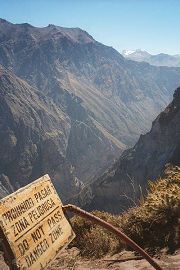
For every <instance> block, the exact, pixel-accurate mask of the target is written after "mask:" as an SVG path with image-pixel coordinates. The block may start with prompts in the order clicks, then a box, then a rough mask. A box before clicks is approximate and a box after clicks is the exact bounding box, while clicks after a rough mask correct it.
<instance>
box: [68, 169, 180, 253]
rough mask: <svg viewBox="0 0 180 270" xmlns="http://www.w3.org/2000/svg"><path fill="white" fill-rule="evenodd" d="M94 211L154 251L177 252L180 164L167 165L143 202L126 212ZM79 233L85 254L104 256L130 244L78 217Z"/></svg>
mask: <svg viewBox="0 0 180 270" xmlns="http://www.w3.org/2000/svg"><path fill="white" fill-rule="evenodd" d="M93 214H94V215H96V216H98V217H100V218H102V219H104V220H106V221H108V222H110V223H111V224H113V225H114V226H116V227H118V228H120V229H121V230H122V231H123V232H124V233H126V234H127V235H128V236H129V237H131V238H132V239H133V240H134V241H136V243H138V244H139V245H140V246H141V247H143V248H146V249H148V250H149V251H151V252H156V251H157V250H160V249H162V248H167V249H168V251H170V252H173V251H174V250H175V249H176V248H179V247H180V167H177V166H176V167H174V168H173V167H171V166H169V167H167V169H166V171H165V174H164V176H163V177H162V178H159V179H158V180H157V181H156V182H151V181H149V192H148V195H147V197H146V198H145V199H142V200H141V202H140V205H139V206H138V207H135V208H131V209H129V210H128V211H127V212H126V213H123V214H122V215H119V216H117V215H112V214H109V213H105V212H99V211H94V212H93ZM72 224H73V228H74V231H75V233H76V235H77V237H76V239H75V241H74V243H73V245H75V246H77V247H78V248H79V249H80V250H81V255H83V256H85V257H96V258H99V257H102V256H104V255H105V254H107V253H115V252H117V251H121V250H122V249H124V248H128V247H126V245H125V243H123V242H121V241H119V240H118V239H117V237H116V236H114V235H112V234H111V233H109V232H107V231H106V230H104V229H102V228H101V227H99V226H97V225H95V224H92V223H91V222H89V221H87V220H85V219H82V218H79V217H74V218H73V219H72Z"/></svg>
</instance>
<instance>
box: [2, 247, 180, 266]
mask: <svg viewBox="0 0 180 270" xmlns="http://www.w3.org/2000/svg"><path fill="white" fill-rule="evenodd" d="M157 262H158V263H159V265H160V266H162V268H163V270H178V269H180V250H178V251H176V253H175V254H174V255H161V256H160V258H158V259H157ZM8 269H9V268H8V267H7V266H6V264H5V263H4V261H3V258H2V255H1V256H0V270H8ZM107 269H111V270H153V267H152V266H151V265H149V263H148V262H146V261H145V260H144V259H141V258H138V257H137V256H135V255H134V253H133V252H129V251H124V252H121V253H119V254H115V255H113V256H106V257H104V258H103V259H99V260H93V261H92V260H85V259H82V258H81V257H80V256H79V251H78V249H76V248H71V249H69V250H64V251H63V252H62V253H61V254H60V255H59V256H58V257H57V258H56V260H55V261H54V262H53V263H52V264H51V265H50V266H49V267H48V268H47V269H46V270H107Z"/></svg>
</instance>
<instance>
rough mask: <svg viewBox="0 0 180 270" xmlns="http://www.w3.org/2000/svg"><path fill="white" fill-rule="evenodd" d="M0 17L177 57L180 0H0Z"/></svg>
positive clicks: (179, 44) (120, 47)
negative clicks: (72, 30) (76, 31)
mask: <svg viewBox="0 0 180 270" xmlns="http://www.w3.org/2000/svg"><path fill="white" fill-rule="evenodd" d="M0 17H1V18H4V19H6V20H9V21H11V22H13V23H22V22H28V23H31V24H32V25H34V26H47V25H48V24H50V23H51V24H56V25H60V26H66V27H80V28H82V29H84V30H86V31H87V32H89V34H91V35H92V36H93V37H94V38H95V39H96V40H98V41H100V42H102V43H104V44H106V45H109V46H113V47H114V48H115V49H117V50H118V51H121V50H122V49H143V50H147V51H149V52H150V53H154V54H156V53H160V52H164V53H169V54H177V53H178V54H180V0H0Z"/></svg>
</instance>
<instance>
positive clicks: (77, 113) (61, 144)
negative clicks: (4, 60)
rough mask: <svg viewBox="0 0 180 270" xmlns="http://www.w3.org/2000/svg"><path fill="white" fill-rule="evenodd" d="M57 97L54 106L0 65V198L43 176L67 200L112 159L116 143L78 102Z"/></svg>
mask: <svg viewBox="0 0 180 270" xmlns="http://www.w3.org/2000/svg"><path fill="white" fill-rule="evenodd" d="M59 98H61V104H60V103H59V105H58V106H57V105H56V104H55V103H54V101H53V99H52V98H51V97H48V96H46V95H45V94H43V93H42V92H40V91H38V90H37V89H36V88H33V87H31V86H30V85H28V84H27V83H26V82H25V81H23V80H21V79H19V78H18V77H16V76H15V75H13V74H12V73H10V72H8V71H7V70H5V69H4V68H2V67H0V157H1V158H0V196H1V197H2V196H4V195H5V194H6V193H7V192H12V191H13V188H14V189H17V188H19V187H20V186H24V185H25V184H27V183H29V182H31V181H32V180H34V179H36V178H37V177H39V176H41V175H43V174H45V173H49V174H50V176H51V177H52V179H53V180H54V182H55V185H56V187H57V189H58V191H60V194H61V196H62V198H66V199H68V198H69V197H70V196H72V194H76V193H77V192H79V191H80V190H81V188H82V186H83V184H82V182H81V180H84V179H88V177H90V176H92V175H94V174H95V173H97V171H98V170H99V169H102V168H104V166H105V165H107V164H109V163H111V162H112V160H113V157H114V155H115V154H116V155H118V153H119V147H118V146H117V145H118V143H116V142H113V141H112V140H111V138H110V139H109V137H110V136H108V134H105V133H103V132H101V131H100V130H99V129H97V128H96V126H95V124H94V123H93V122H92V120H91V118H90V116H89V115H88V112H87V111H86V110H85V109H84V108H83V107H82V106H81V101H80V99H77V98H76V97H74V96H73V95H70V94H69V93H68V92H67V91H65V90H61V92H60V91H59ZM63 102H64V105H63ZM95 155H96V159H95V158H94V156H95ZM109 157H111V159H110V160H108V158H109Z"/></svg>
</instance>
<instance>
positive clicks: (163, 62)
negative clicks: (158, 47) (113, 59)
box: [122, 50, 180, 67]
mask: <svg viewBox="0 0 180 270" xmlns="http://www.w3.org/2000/svg"><path fill="white" fill-rule="evenodd" d="M122 55H123V56H124V57H126V58H127V59H131V60H134V61H138V62H147V63H149V64H151V65H154V66H169V67H180V54H176V55H168V54H165V53H160V54H156V55H152V54H150V53H148V52H146V51H142V50H135V51H130V50H123V51H122Z"/></svg>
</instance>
